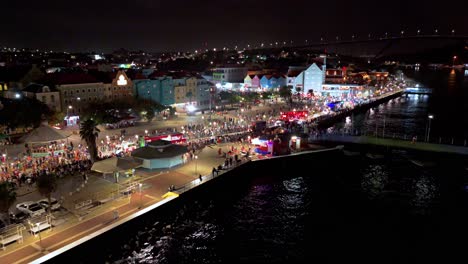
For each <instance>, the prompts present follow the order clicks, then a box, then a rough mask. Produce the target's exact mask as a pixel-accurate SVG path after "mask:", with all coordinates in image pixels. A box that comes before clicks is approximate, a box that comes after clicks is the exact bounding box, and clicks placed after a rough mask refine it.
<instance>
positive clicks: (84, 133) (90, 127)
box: [80, 119, 101, 163]
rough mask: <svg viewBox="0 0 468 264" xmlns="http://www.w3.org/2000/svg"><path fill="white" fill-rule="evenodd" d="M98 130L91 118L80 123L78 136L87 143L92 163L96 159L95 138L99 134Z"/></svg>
mask: <svg viewBox="0 0 468 264" xmlns="http://www.w3.org/2000/svg"><path fill="white" fill-rule="evenodd" d="M99 132H101V131H100V130H99V129H98V128H97V123H96V122H95V121H94V120H93V119H87V120H86V121H84V122H82V123H81V126H80V136H81V139H83V140H84V141H86V144H87V145H88V150H89V156H90V158H91V162H92V163H94V162H95V161H96V160H97V159H98V153H97V146H96V139H97V138H98V136H99Z"/></svg>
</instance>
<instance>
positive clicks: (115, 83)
mask: <svg viewBox="0 0 468 264" xmlns="http://www.w3.org/2000/svg"><path fill="white" fill-rule="evenodd" d="M106 96H107V98H109V97H110V98H112V99H114V100H115V99H123V98H128V97H131V96H133V82H132V81H131V80H130V79H129V78H128V77H127V74H125V72H124V71H118V72H117V74H116V75H115V78H114V79H113V80H112V83H111V84H110V90H109V89H107V91H106Z"/></svg>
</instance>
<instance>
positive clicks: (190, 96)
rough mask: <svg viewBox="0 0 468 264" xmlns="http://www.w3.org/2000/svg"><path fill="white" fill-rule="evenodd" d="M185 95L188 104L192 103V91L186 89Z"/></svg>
mask: <svg viewBox="0 0 468 264" xmlns="http://www.w3.org/2000/svg"><path fill="white" fill-rule="evenodd" d="M185 97H187V98H188V99H189V104H191V103H192V97H193V93H192V91H190V90H189V91H187V93H186V94H185Z"/></svg>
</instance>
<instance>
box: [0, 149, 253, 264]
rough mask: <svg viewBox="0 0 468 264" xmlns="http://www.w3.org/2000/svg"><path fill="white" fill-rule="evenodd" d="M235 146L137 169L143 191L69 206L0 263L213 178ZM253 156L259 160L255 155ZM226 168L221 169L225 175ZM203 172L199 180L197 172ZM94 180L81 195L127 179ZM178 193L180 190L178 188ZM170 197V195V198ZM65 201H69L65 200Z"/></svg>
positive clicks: (64, 241)
mask: <svg viewBox="0 0 468 264" xmlns="http://www.w3.org/2000/svg"><path fill="white" fill-rule="evenodd" d="M232 145H236V147H240V144H239V143H223V144H218V145H214V146H211V147H205V149H203V150H202V151H201V152H199V153H197V155H198V156H199V159H198V160H196V161H195V160H194V161H191V162H188V163H186V164H184V165H182V166H180V167H176V168H173V169H169V170H163V171H146V170H141V169H139V170H137V173H136V177H135V179H137V181H138V182H139V183H142V185H143V186H144V188H142V191H141V193H140V192H139V191H136V192H134V193H133V194H131V195H128V196H121V197H119V198H118V199H115V200H114V201H112V202H109V203H106V204H104V205H102V206H99V207H96V208H93V209H89V210H86V214H84V215H77V214H76V212H75V210H73V208H71V207H70V206H67V207H68V208H66V209H67V211H68V212H69V213H67V214H66V215H67V216H66V217H64V219H63V221H64V222H63V223H61V224H59V225H57V226H55V227H53V229H51V230H46V231H43V232H41V236H40V237H39V236H34V235H31V234H29V233H26V231H23V235H24V241H23V243H21V244H20V243H13V244H10V245H8V246H6V250H4V251H0V263H29V262H31V261H34V260H35V259H38V258H40V257H42V256H44V255H47V254H48V253H52V252H54V251H56V250H59V249H60V248H62V247H64V246H66V245H68V244H70V243H73V242H74V241H77V240H79V239H81V238H83V237H86V236H88V235H90V234H92V233H94V232H96V231H98V230H101V229H103V228H106V227H108V226H110V225H112V224H115V223H116V222H118V221H120V220H123V219H124V218H125V217H127V216H129V215H132V214H134V213H136V212H138V211H140V210H143V209H144V208H146V207H149V206H151V205H154V204H156V203H158V202H161V201H162V200H164V198H163V195H164V194H166V193H167V192H168V187H169V186H171V185H174V186H175V187H176V189H179V190H182V189H184V186H185V189H187V188H186V187H187V186H191V185H192V186H196V185H198V184H200V183H203V182H204V181H206V180H207V179H209V178H211V177H212V174H211V172H212V168H213V167H217V166H218V165H220V164H222V163H223V162H224V160H225V158H224V157H223V156H220V155H218V150H219V148H221V149H222V150H223V151H225V152H227V150H228V148H229V147H231V146H232ZM252 158H253V159H258V157H257V156H253V157H252ZM222 172H223V171H221V174H222ZM200 174H201V175H204V176H203V179H204V180H202V181H201V182H200V179H199V176H198V175H200ZM90 177H91V179H90V180H91V181H93V182H94V183H96V184H97V186H93V187H89V188H88V187H84V188H83V190H82V191H81V193H80V194H81V196H84V197H86V196H88V197H92V196H93V195H94V194H95V191H96V188H99V189H100V190H101V191H102V190H109V191H110V190H113V189H116V188H117V185H119V184H120V185H121V186H124V185H125V184H126V183H127V182H128V181H132V180H133V179H128V180H126V181H127V182H126V181H125V180H124V181H121V182H120V183H114V182H112V181H107V180H103V179H102V176H96V175H92V176H90ZM176 193H177V190H176ZM169 199H170V198H169ZM65 204H66V203H65ZM115 211H117V212H118V215H119V218H118V219H117V220H114V212H115Z"/></svg>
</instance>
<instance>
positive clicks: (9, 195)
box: [0, 181, 16, 223]
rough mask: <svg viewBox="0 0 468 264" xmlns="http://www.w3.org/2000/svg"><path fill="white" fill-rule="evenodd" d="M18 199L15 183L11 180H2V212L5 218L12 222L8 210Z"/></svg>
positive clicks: (0, 183)
mask: <svg viewBox="0 0 468 264" xmlns="http://www.w3.org/2000/svg"><path fill="white" fill-rule="evenodd" d="M15 201H16V192H15V188H14V185H13V184H12V183H11V182H7V181H3V182H0V214H3V217H4V219H6V221H7V222H8V223H10V217H9V216H8V210H9V209H10V207H11V206H12V205H13V204H14V203H15Z"/></svg>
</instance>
